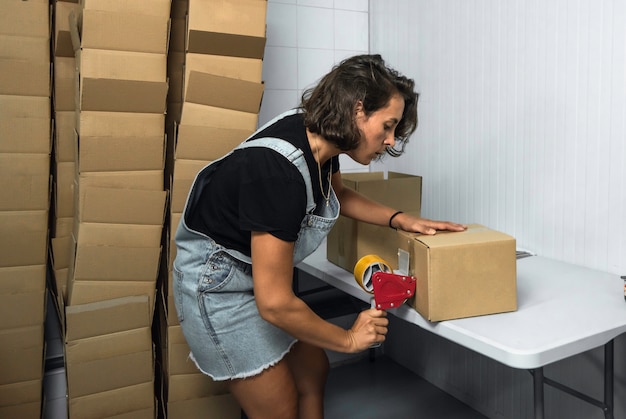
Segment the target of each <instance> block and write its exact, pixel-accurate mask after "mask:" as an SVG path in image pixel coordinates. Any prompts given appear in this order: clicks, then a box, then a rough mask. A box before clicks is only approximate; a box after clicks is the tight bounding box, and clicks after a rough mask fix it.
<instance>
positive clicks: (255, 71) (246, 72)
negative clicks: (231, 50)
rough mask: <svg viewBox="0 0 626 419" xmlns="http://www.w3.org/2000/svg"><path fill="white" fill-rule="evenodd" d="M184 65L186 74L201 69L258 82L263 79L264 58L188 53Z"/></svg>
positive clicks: (218, 74)
mask: <svg viewBox="0 0 626 419" xmlns="http://www.w3.org/2000/svg"><path fill="white" fill-rule="evenodd" d="M170 55H171V54H170ZM170 58H173V57H170ZM184 66H185V73H186V74H189V73H190V72H191V71H199V72H202V73H209V74H214V75H216V76H222V77H230V78H233V79H238V80H246V81H250V82H256V83H261V82H262V81H263V60H261V59H259V58H245V57H229V56H226V55H211V54H193V53H187V54H185V56H184Z"/></svg>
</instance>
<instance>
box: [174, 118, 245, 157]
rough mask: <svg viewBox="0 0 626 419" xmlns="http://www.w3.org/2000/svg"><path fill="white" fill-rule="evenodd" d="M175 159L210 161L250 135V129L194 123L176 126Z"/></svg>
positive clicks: (221, 155)
mask: <svg viewBox="0 0 626 419" xmlns="http://www.w3.org/2000/svg"><path fill="white" fill-rule="evenodd" d="M177 132H178V135H177V136H176V159H177V160H178V159H181V160H204V161H212V160H217V159H219V158H220V157H223V156H225V155H226V154H228V153H229V152H230V151H231V150H232V149H234V148H235V147H237V146H238V145H239V144H241V143H242V142H243V141H245V140H246V138H248V137H249V136H250V135H252V134H253V133H254V131H251V130H243V129H225V128H216V127H204V126H194V125H179V126H177Z"/></svg>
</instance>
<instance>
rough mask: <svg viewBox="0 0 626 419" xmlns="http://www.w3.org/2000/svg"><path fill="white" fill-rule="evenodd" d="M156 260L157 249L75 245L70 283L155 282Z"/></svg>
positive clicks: (159, 251)
mask: <svg viewBox="0 0 626 419" xmlns="http://www.w3.org/2000/svg"><path fill="white" fill-rule="evenodd" d="M160 256H161V248H160V247H121V246H120V247H118V246H103V245H79V246H78V247H77V248H76V260H75V265H74V271H73V273H74V278H73V279H74V281H99V280H106V281H149V282H156V279H157V274H158V271H159V260H160Z"/></svg>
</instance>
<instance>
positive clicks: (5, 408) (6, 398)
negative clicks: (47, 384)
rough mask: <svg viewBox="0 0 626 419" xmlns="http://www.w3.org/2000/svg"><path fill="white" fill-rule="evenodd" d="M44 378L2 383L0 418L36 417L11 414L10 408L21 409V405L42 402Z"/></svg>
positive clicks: (37, 415) (0, 387)
mask: <svg viewBox="0 0 626 419" xmlns="http://www.w3.org/2000/svg"><path fill="white" fill-rule="evenodd" d="M42 381H43V380H42V379H37V380H30V381H20V382H18V383H11V384H5V385H0V418H30V417H32V418H35V417H39V411H37V413H36V414H33V415H17V414H16V415H9V414H8V412H9V411H11V410H10V409H20V406H23V405H26V404H30V403H41V388H42Z"/></svg>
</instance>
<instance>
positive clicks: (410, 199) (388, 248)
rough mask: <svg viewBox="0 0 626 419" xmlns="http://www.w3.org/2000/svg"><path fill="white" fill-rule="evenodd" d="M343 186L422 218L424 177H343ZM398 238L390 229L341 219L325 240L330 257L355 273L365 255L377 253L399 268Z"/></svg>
mask: <svg viewBox="0 0 626 419" xmlns="http://www.w3.org/2000/svg"><path fill="white" fill-rule="evenodd" d="M342 179H343V184H344V186H346V187H348V188H350V189H353V190H356V191H358V192H360V193H361V194H363V195H365V196H366V197H368V198H370V199H373V200H375V201H378V202H380V203H382V204H385V205H387V206H390V207H392V208H395V209H397V210H398V211H404V212H407V213H411V214H413V215H416V216H419V215H420V211H421V202H422V178H421V176H413V175H407V174H402V173H396V172H388V174H387V179H385V177H384V173H382V172H367V173H345V174H342ZM396 240H397V235H396V231H395V230H394V229H391V228H389V227H388V226H376V225H371V224H367V223H363V222H358V221H355V220H353V219H351V218H347V217H344V216H339V219H338V220H337V223H336V224H335V226H334V227H333V229H332V230H331V232H330V233H329V235H328V239H327V241H326V251H327V258H328V260H329V261H330V262H332V263H334V264H335V265H337V266H340V267H342V268H343V269H345V270H347V271H349V272H353V270H354V265H356V263H357V262H358V260H359V259H360V258H362V257H363V256H365V255H369V254H375V255H378V256H380V257H381V258H382V259H383V260H385V261H386V262H387V263H388V264H389V265H390V266H391V267H392V268H393V269H396V268H397V267H398V266H397V265H398V256H397V249H396V248H395V245H394V243H396Z"/></svg>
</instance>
